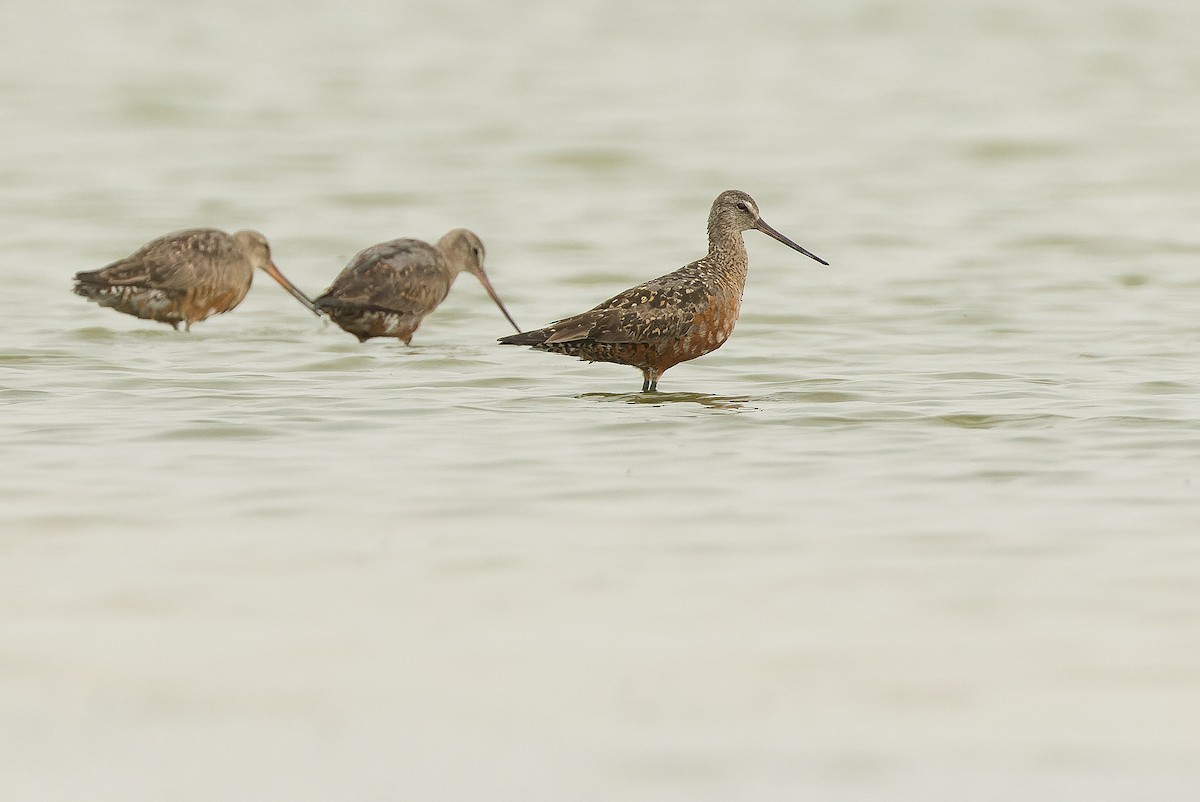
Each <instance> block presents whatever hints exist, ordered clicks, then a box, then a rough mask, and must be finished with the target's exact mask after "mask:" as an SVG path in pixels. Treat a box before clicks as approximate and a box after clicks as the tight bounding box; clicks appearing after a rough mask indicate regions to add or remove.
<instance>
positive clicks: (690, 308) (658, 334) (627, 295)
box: [500, 265, 712, 345]
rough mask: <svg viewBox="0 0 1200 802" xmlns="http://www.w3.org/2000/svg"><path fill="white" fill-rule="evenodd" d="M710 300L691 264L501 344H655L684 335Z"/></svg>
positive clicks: (504, 340) (708, 290)
mask: <svg viewBox="0 0 1200 802" xmlns="http://www.w3.org/2000/svg"><path fill="white" fill-rule="evenodd" d="M711 300H712V291H711V290H710V288H708V287H707V286H705V284H704V283H703V281H702V280H701V276H700V274H699V272H698V271H696V270H695V269H694V266H693V265H688V266H687V267H683V268H680V269H679V270H676V271H675V272H674V273H668V274H667V275H665V276H660V277H658V278H656V279H653V280H651V281H647V282H645V283H643V284H639V285H637V286H636V287H632V288H630V289H628V290H625V291H624V292H622V293H619V294H618V295H614V296H613V297H612V298H609V299H608V300H606V301H603V302H601V303H600V304H598V305H596V306H595V307H593V308H592V309H589V310H588V311H586V312H583V313H581V314H578V315H573V316H571V317H568V318H564V319H562V320H556V321H555V322H553V323H551V324H550V325H549V326H546V327H545V328H541V329H537V330H536V331H530V332H523V333H522V334H514V335H510V336H508V337H503V338H501V339H500V342H502V343H504V344H505V345H539V344H545V345H553V344H555V343H573V342H582V341H591V342H597V343H613V344H615V343H647V344H652V343H658V342H666V341H670V340H675V339H678V338H679V337H682V336H684V335H686V334H687V333H688V331H689V330H690V328H691V326H692V321H693V320H694V319H695V317H696V315H697V314H698V313H700V312H701V311H702V310H703V309H704V308H705V307H706V306H707V305H708V304H709V303H710V302H711Z"/></svg>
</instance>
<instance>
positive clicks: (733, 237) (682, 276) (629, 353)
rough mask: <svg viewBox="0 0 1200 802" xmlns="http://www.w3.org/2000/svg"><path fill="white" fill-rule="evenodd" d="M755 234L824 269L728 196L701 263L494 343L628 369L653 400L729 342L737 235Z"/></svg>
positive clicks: (740, 251)
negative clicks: (679, 370)
mask: <svg viewBox="0 0 1200 802" xmlns="http://www.w3.org/2000/svg"><path fill="white" fill-rule="evenodd" d="M752 228H753V229H757V230H758V231H761V232H763V233H764V234H767V235H768V236H771V237H773V238H775V239H777V240H779V241H780V242H782V243H783V244H784V245H787V246H788V247H789V248H792V249H794V250H797V251H799V252H800V253H802V254H804V255H805V256H807V257H809V258H811V259H815V260H817V261H818V262H820V263H821V264H823V265H827V264H829V263H828V262H826V261H825V260H824V259H822V258H820V257H819V256H815V255H814V254H812V253H809V252H808V251H806V250H805V249H804V248H802V247H800V246H799V245H797V244H796V243H794V242H792V241H791V240H790V239H788V238H787V237H785V236H784V235H783V234H780V233H779V232H778V231H776V230H775V229H774V228H772V227H771V226H769V225H767V224H766V222H765V221H764V220H763V219H762V217H761V216H760V215H759V212H758V204H756V203H755V202H754V199H753V198H751V197H750V196H749V195H747V194H746V193H745V192H741V191H739V190H736V189H731V190H726V191H725V192H722V193H721V194H720V195H718V196H717V199H716V200H715V201H713V205H712V210H711V211H710V212H709V215H708V255H707V256H705V257H704V258H703V259H698V260H697V261H695V262H692V263H691V264H689V265H685V266H683V267H681V268H679V269H678V270H676V271H675V272H674V273H668V274H666V275H665V276H659V277H658V278H656V279H652V280H651V281H647V282H645V283H643V284H639V285H637V286H636V287H633V288H632V289H628V290H626V291H625V292H622V293H621V294H619V295H615V296H613V297H612V298H609V299H608V300H607V301H604V302H603V303H601V304H599V305H598V306H596V307H594V308H592V309H590V310H588V311H587V312H583V313H582V314H578V315H574V316H572V317H568V318H563V319H562V320H559V321H556V322H554V323H551V324H550V325H549V326H546V327H545V328H541V329H537V330H535V331H526V332H520V333H518V334H510V335H508V336H507V337H501V338H500V340H499V342H500V343H501V344H503V345H528V346H531V347H533V348H535V349H537V350H539V351H549V352H551V353H554V354H566V355H567V356H574V357H578V358H580V359H583V360H586V361H588V362H614V363H616V364H619V365H632V366H633V367H635V368H637V369H639V370H640V371H641V372H642V392H654V391H656V390H657V389H658V380H659V378H660V377H661V376H662V375H663V373H664V372H665V371H667V370H668V369H670V368H672V367H674V366H675V365H678V364H679V363H680V362H686V361H687V360H689V359H695V358H696V357H698V356H703V355H704V354H707V353H710V352H712V351H715V350H717V349H718V348H720V347H721V346H722V345H723V344H724V342H725V340H727V339H729V335H730V333H732V332H733V326H734V323H736V322H737V318H738V312H739V311H740V309H741V305H742V291H743V290H744V289H745V286H746V266H747V258H746V245H745V243H744V242H743V241H742V232H743V231H747V230H749V229H752Z"/></svg>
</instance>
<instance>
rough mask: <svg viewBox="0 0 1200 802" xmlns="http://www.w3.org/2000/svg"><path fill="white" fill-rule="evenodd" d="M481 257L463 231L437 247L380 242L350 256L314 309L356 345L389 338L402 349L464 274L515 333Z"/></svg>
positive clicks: (475, 240)
mask: <svg viewBox="0 0 1200 802" xmlns="http://www.w3.org/2000/svg"><path fill="white" fill-rule="evenodd" d="M483 255H484V254H483V243H482V242H481V241H480V240H479V237H477V236H475V234H473V233H472V232H470V231H468V230H466V229H465V228H456V229H454V230H452V231H449V232H447V233H446V235H445V236H443V237H442V238H441V239H440V240H438V241H437V245H430V244H429V243H428V242H423V241H421V240H419V239H407V238H405V239H394V240H390V241H388V242H381V243H379V244H378V245H372V246H371V247H369V248H366V249H364V250H362V251H360V252H359V253H358V254H356V255H355V256H354V258H353V259H351V260H350V262H349V264H347V265H346V266H345V267H344V268H343V269H342V272H341V273H339V274H338V275H337V278H335V279H334V280H333V284H332V285H330V287H329V289H327V290H325V292H324V293H322V294H321V296H320V297H319V298H317V300H316V302H315V303H316V307H317V309H318V310H319V311H320V312H325V313H326V314H328V315H329V317H331V318H333V322H334V323H336V324H338V325H339V326H341V327H342V328H343V329H345V330H346V331H348V332H350V333H351V334H353V335H354V336H355V337H357V338H358V340H359V342H366V341H367V340H369V339H371V338H372V337H395V338H397V339H400V340H403V341H404V344H405V345H408V343H409V341H411V340H412V336H413V332H415V331H416V330H417V327H418V326H420V325H421V321H422V320H424V319H425V318H426V317H427V316H428V315H429V314H430V313H431V312H432V311H433V310H434V309H437V307H438V304H440V303H441V302H442V301H444V300H446V296H447V295H449V294H450V287H451V286H452V285H453V284H454V280H455V279H456V278H458V274H459V273H461V272H462V271H464V270H465V271H467V272H468V273H470V274H471V275H473V276H475V278H477V279H479V283H480V284H482V285H483V288H484V289H485V290H487V293H488V295H490V296H491V297H492V300H493V301H495V302H496V306H498V307H500V311H501V312H503V313H504V316H505V317H506V318H508V322H509V323H512V326H513V328H514V329H516V330H517V331H520V330H521V327H520V326H518V325H517V324H516V322H515V321H514V320H513V319H512V315H510V314H508V310H507V309H505V308H504V304H503V303H502V302H501V300H500V296H499V295H497V294H496V289H495V288H494V287H493V286H492V282H491V281H490V280H489V279H488V277H487V273H485V272H483Z"/></svg>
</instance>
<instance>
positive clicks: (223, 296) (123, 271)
mask: <svg viewBox="0 0 1200 802" xmlns="http://www.w3.org/2000/svg"><path fill="white" fill-rule="evenodd" d="M256 267H257V268H261V269H262V270H264V271H266V273H267V275H269V276H270V277H271V278H273V279H275V280H276V281H278V282H279V284H280V285H281V286H282V287H283V288H284V289H285V290H287V291H288V292H290V293H291V294H292V296H293V297H295V298H296V300H298V301H300V303H302V304H304V305H305V306H306V307H308V308H309V310H310V311H313V312H315V311H316V310H315V309H314V307H313V302H312V300H311V299H310V298H309V297H308V296H307V295H305V294H304V293H303V292H301V291H300V290H299V289H297V288H296V285H294V284H292V282H290V281H288V280H287V279H286V278H285V277H284V275H283V274H282V273H280V272H279V268H277V267H276V266H275V263H274V262H273V261H271V248H270V246H269V245H268V244H267V239H266V237H264V236H263V235H262V234H259V233H258V232H257V231H238V232H237V233H235V234H226V233H225V232H224V231H219V230H217V229H215V228H189V229H186V230H184V231H176V232H175V233H173V234H167V235H165V236H162V237H159V238H158V239H154V240H151V241H150V242H148V243H146V244H145V245H143V246H142V247H140V248H138V249H137V250H136V251H134V252H133V254H132V255H130V256H127V257H125V258H124V259H119V260H117V261H116V262H113V263H112V264H110V265H109V266H108V267H103V268H101V269H99V270H86V271H83V272H80V273H76V274H75V293H76V294H77V295H82V296H83V297H85V298H87V299H89V300H92V301H95V302H96V303H98V304H100V305H101V306H108V307H112V308H113V309H115V310H117V311H118V312H123V313H125V314H127V315H133V316H135V317H140V318H143V319H145V320H157V321H158V322H159V323H167V324H169V325H170V326H171V327H172V328H174V329H178V328H179V324H180V323H182V324H183V328H184V330H190V329H191V327H192V324H193V323H199V322H200V321H201V320H204V319H205V318H207V317H209V316H211V315H219V314H221V313H222V312H228V311H229V310H230V309H233V308H234V307H236V306H237V305H238V304H240V303H241V302H242V299H243V298H245V297H246V293H247V292H249V291H250V283H251V281H253V279H254V268H256Z"/></svg>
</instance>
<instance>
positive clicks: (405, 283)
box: [316, 239, 451, 316]
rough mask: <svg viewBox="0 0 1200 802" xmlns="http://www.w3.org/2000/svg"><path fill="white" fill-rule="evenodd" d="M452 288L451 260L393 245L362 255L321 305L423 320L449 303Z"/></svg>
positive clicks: (423, 247) (414, 243) (421, 247)
mask: <svg viewBox="0 0 1200 802" xmlns="http://www.w3.org/2000/svg"><path fill="white" fill-rule="evenodd" d="M450 283H451V282H450V279H449V276H448V270H447V269H446V266H445V261H444V259H443V257H442V255H441V254H440V253H439V252H438V251H437V250H436V249H435V248H434V247H433V246H432V245H429V244H428V243H425V242H422V241H420V240H414V239H399V240H392V241H391V242H384V243H381V244H379V245H372V246H371V247H370V248H367V249H365V250H363V251H361V252H360V253H358V254H357V255H356V256H355V257H354V258H353V259H351V260H350V263H349V264H348V265H346V267H345V268H344V269H343V270H342V272H341V273H339V274H338V276H337V278H335V279H334V280H333V284H331V285H330V287H329V289H327V290H326V291H325V292H323V293H322V294H321V297H319V298H317V299H316V305H317V307H318V308H326V309H328V308H334V307H341V308H351V307H355V308H362V309H378V310H382V311H387V312H396V313H400V314H410V315H420V316H423V315H425V314H428V313H429V312H431V311H432V310H433V309H434V308H436V307H437V305H438V304H440V303H441V302H442V301H443V300H445V298H446V295H447V294H448V293H449V292H450Z"/></svg>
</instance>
